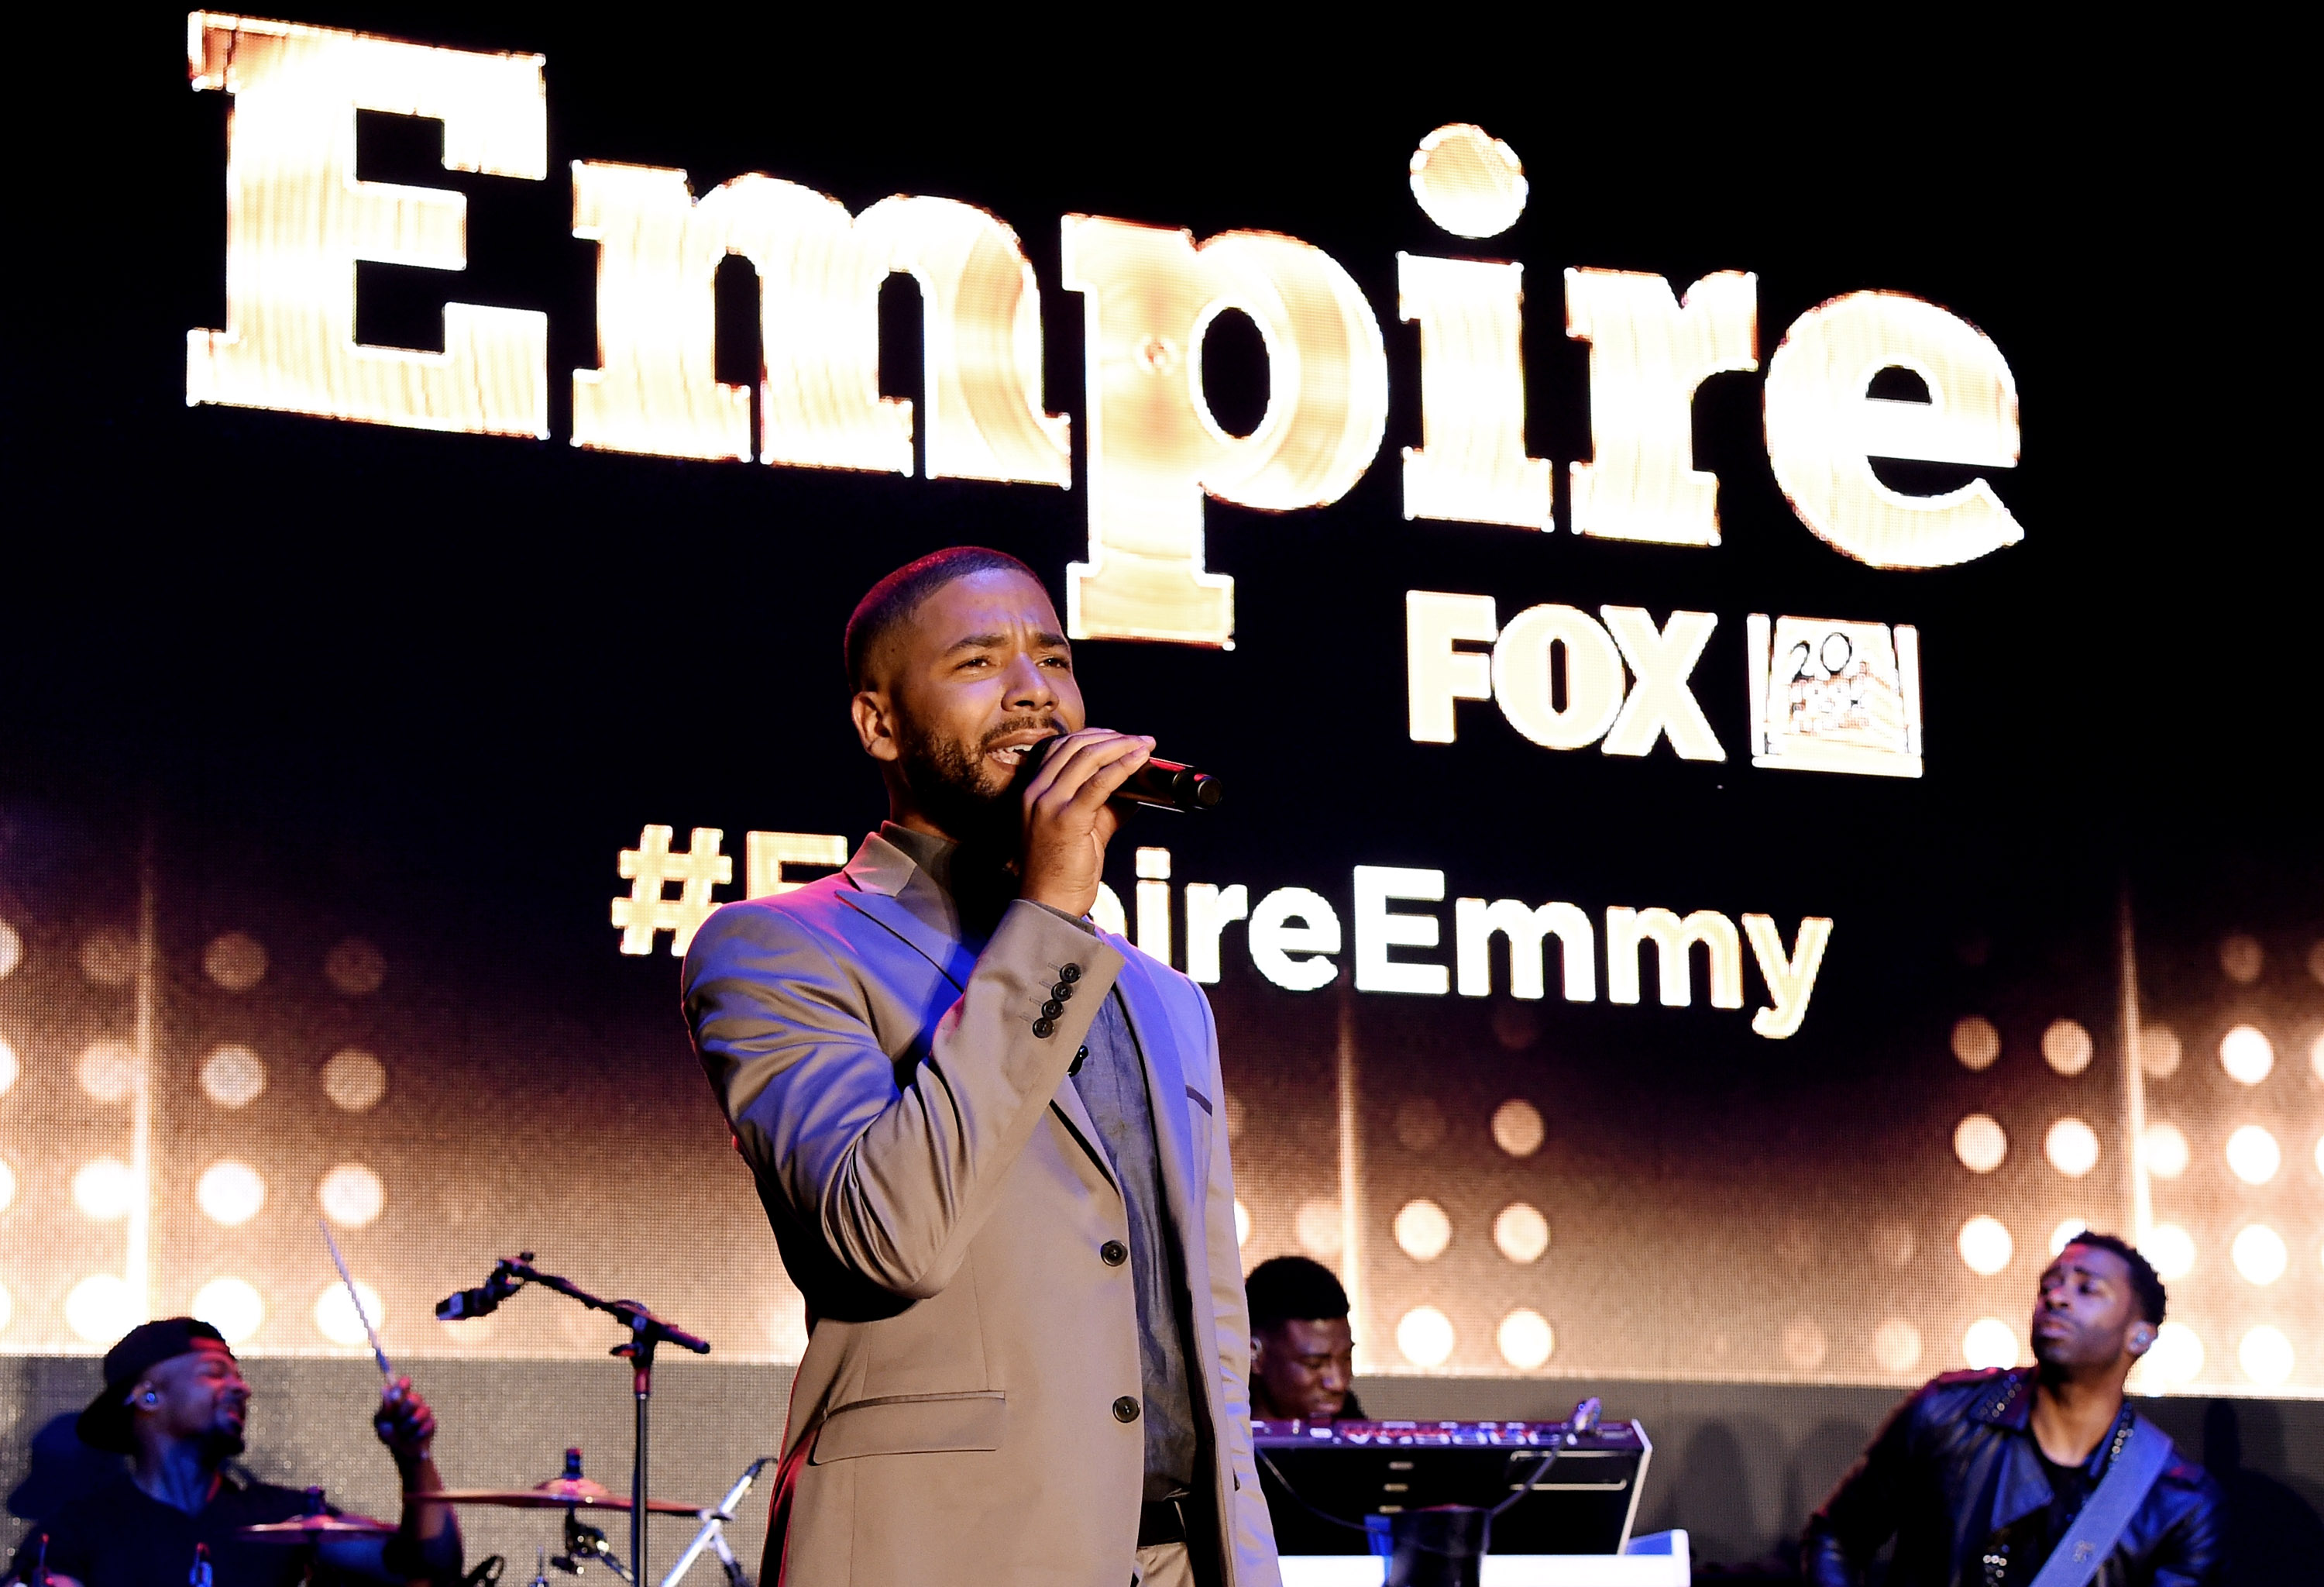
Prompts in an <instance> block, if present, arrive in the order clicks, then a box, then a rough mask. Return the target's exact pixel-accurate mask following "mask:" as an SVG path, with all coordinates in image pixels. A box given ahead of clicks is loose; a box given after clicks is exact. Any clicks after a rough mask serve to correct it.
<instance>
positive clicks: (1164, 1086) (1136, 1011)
mask: <svg viewBox="0 0 2324 1587" xmlns="http://www.w3.org/2000/svg"><path fill="white" fill-rule="evenodd" d="M1117 946H1120V948H1121V950H1122V955H1121V956H1122V966H1121V976H1120V980H1119V982H1117V983H1116V984H1117V985H1119V986H1120V989H1121V1006H1122V1007H1123V1008H1124V1009H1126V1010H1129V1013H1130V1034H1131V1035H1133V1036H1135V1037H1136V1038H1138V1050H1139V1053H1140V1054H1141V1055H1143V1056H1144V1057H1145V1059H1146V1099H1147V1104H1148V1107H1150V1108H1151V1109H1152V1110H1153V1113H1154V1146H1155V1155H1156V1156H1157V1158H1159V1159H1160V1161H1161V1165H1162V1194H1163V1197H1164V1199H1165V1200H1166V1201H1167V1202H1168V1204H1169V1208H1170V1220H1171V1222H1172V1223H1175V1224H1176V1226H1177V1230H1178V1247H1179V1254H1180V1259H1181V1260H1182V1261H1183V1262H1184V1263H1185V1269H1186V1287H1187V1289H1188V1291H1189V1293H1191V1294H1194V1295H1208V1294H1209V1293H1210V1288H1211V1274H1210V1256H1209V1251H1210V1246H1209V1242H1208V1241H1205V1240H1204V1239H1203V1187H1204V1185H1205V1184H1206V1182H1207V1176H1206V1175H1205V1174H1204V1173H1203V1171H1202V1169H1203V1166H1202V1165H1200V1164H1197V1163H1196V1162H1195V1161H1194V1129H1193V1121H1192V1120H1190V1119H1189V1118H1188V1117H1187V1114H1186V1109H1187V1107H1188V1106H1189V1105H1190V1104H1189V1103H1188V1102H1187V1098H1186V1072H1185V1061H1184V1058H1183V1056H1182V1055H1184V1054H1185V1053H1187V1052H1189V1051H1191V1050H1192V1049H1191V1048H1190V1047H1188V1045H1187V1042H1188V1040H1189V1038H1188V1037H1187V1035H1186V1033H1185V1032H1184V1031H1182V1030H1180V1029H1178V1028H1177V1025H1176V1021H1174V1020H1172V1019H1171V1017H1170V1005H1169V1004H1168V1003H1167V1002H1166V1001H1164V1000H1163V997H1162V992H1161V989H1160V988H1159V987H1157V986H1156V985H1155V983H1154V977H1153V974H1152V973H1151V972H1149V971H1148V969H1147V968H1146V961H1145V958H1144V955H1140V954H1139V953H1137V952H1135V951H1133V950H1132V949H1131V948H1130V945H1129V944H1127V943H1121V944H1119V945H1117Z"/></svg>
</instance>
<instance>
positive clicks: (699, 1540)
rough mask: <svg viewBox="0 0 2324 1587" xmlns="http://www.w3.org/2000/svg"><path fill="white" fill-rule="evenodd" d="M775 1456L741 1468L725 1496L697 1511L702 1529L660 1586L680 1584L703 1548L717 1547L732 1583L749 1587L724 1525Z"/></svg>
mask: <svg viewBox="0 0 2324 1587" xmlns="http://www.w3.org/2000/svg"><path fill="white" fill-rule="evenodd" d="M774 1459H775V1457H774V1456H772V1455H770V1454H762V1455H761V1456H760V1457H759V1458H758V1459H757V1460H754V1461H752V1462H751V1463H750V1464H749V1465H747V1466H745V1467H743V1468H742V1476H741V1477H739V1478H737V1479H736V1480H735V1482H734V1486H733V1487H732V1488H730V1489H728V1490H726V1497H725V1498H724V1499H720V1500H719V1501H718V1503H717V1506H716V1508H715V1509H706V1510H699V1511H696V1514H698V1515H700V1516H701V1518H702V1530H701V1531H699V1532H697V1533H696V1534H695V1535H694V1541H693V1542H692V1543H690V1544H688V1545H687V1549H686V1552H685V1553H684V1554H681V1555H678V1563H677V1564H674V1565H672V1566H670V1567H669V1575H667V1576H664V1577H663V1578H662V1581H661V1587H678V1578H679V1577H681V1576H683V1575H685V1574H686V1573H687V1570H689V1569H690V1568H692V1566H693V1564H694V1562H695V1561H696V1560H697V1559H700V1558H701V1557H702V1551H703V1550H704V1549H705V1548H710V1549H715V1550H717V1552H718V1563H719V1564H720V1566H721V1567H723V1568H724V1571H725V1572H726V1580H727V1582H729V1583H730V1584H735V1587H750V1580H749V1578H748V1577H746V1576H744V1575H743V1574H742V1562H741V1561H739V1560H737V1559H736V1558H735V1557H734V1551H733V1549H731V1548H729V1547H727V1546H726V1535H725V1531H724V1528H725V1526H726V1523H727V1522H729V1521H731V1520H733V1518H734V1507H735V1506H736V1505H738V1504H740V1503H742V1495H744V1494H745V1493H748V1492H749V1491H751V1484H752V1483H753V1482H755V1481H758V1480H759V1473H760V1472H762V1471H764V1470H765V1469H766V1468H767V1467H769V1466H770V1465H772V1464H773V1463H774Z"/></svg>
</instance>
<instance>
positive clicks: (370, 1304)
mask: <svg viewBox="0 0 2324 1587" xmlns="http://www.w3.org/2000/svg"><path fill="white" fill-rule="evenodd" d="M355 1294H356V1295H358V1296H361V1297H362V1299H363V1316H358V1315H356V1314H355V1302H354V1301H351V1300H349V1299H348V1298H347V1287H346V1285H345V1284H333V1285H331V1286H330V1287H328V1288H327V1289H325V1290H324V1291H323V1292H322V1293H321V1294H320V1295H318V1296H316V1297H315V1314H314V1315H315V1328H316V1331H317V1332H318V1333H321V1334H322V1336H323V1337H324V1338H326V1339H327V1340H329V1341H330V1342H332V1343H333V1344H339V1345H358V1344H366V1343H368V1342H370V1341H369V1340H368V1339H367V1338H366V1337H365V1335H364V1324H363V1319H364V1316H368V1317H369V1318H371V1325H372V1326H373V1327H374V1328H377V1329H379V1330H380V1331H381V1333H385V1332H386V1330H387V1314H386V1313H385V1312H384V1311H383V1310H382V1309H381V1307H380V1302H379V1291H377V1290H376V1289H374V1288H373V1287H371V1286H370V1285H368V1284H366V1283H364V1281H363V1280H362V1279H360V1278H358V1279H356V1280H355Z"/></svg>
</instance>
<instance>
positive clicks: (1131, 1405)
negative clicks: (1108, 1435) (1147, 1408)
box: [1113, 1394, 1138, 1422]
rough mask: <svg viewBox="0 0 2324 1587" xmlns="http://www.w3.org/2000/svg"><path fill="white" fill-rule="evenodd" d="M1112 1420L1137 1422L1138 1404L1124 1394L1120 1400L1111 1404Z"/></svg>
mask: <svg viewBox="0 0 2324 1587" xmlns="http://www.w3.org/2000/svg"><path fill="white" fill-rule="evenodd" d="M1113 1419H1114V1420H1115V1421H1117V1422H1134V1421H1136V1420H1138V1402H1137V1401H1136V1400H1134V1399H1132V1398H1130V1396H1128V1395H1126V1394H1125V1395H1123V1396H1122V1397H1121V1398H1120V1399H1117V1400H1115V1401H1114V1402H1113Z"/></svg>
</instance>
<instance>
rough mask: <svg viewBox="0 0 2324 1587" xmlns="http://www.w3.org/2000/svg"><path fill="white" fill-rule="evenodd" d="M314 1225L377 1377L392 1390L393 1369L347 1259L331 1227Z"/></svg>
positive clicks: (393, 1384)
mask: <svg viewBox="0 0 2324 1587" xmlns="http://www.w3.org/2000/svg"><path fill="white" fill-rule="evenodd" d="M315 1223H316V1226H317V1227H318V1228H319V1229H321V1230H322V1232H323V1243H324V1244H325V1245H327V1246H329V1247H330V1248H331V1265H332V1266H333V1267H335V1268H337V1269H338V1270H339V1282H340V1283H342V1284H345V1285H346V1287H347V1299H348V1300H349V1301H351V1302H353V1303H354V1305H355V1319H356V1320H357V1321H358V1322H360V1323H362V1324H363V1325H364V1337H365V1338H366V1339H369V1340H370V1341H371V1359H372V1360H374V1361H377V1362H378V1363H379V1375H380V1376H381V1377H383V1378H384V1379H387V1386H388V1387H389V1388H390V1389H392V1388H394V1387H395V1369H394V1368H393V1367H391V1366H389V1365H388V1364H387V1352H385V1351H383V1350H382V1349H381V1348H380V1347H379V1330H378V1329H376V1328H374V1327H373V1326H372V1325H371V1314H370V1313H368V1312H366V1311H364V1303H363V1296H360V1295H357V1294H356V1293H355V1275H354V1274H352V1273H350V1272H348V1271H347V1259H346V1258H345V1257H343V1256H341V1255H340V1254H339V1242H338V1241H336V1240H334V1239H332V1238H331V1226H330V1225H329V1224H328V1223H325V1222H324V1221H323V1220H322V1219H320V1218H318V1219H316V1220H315Z"/></svg>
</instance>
